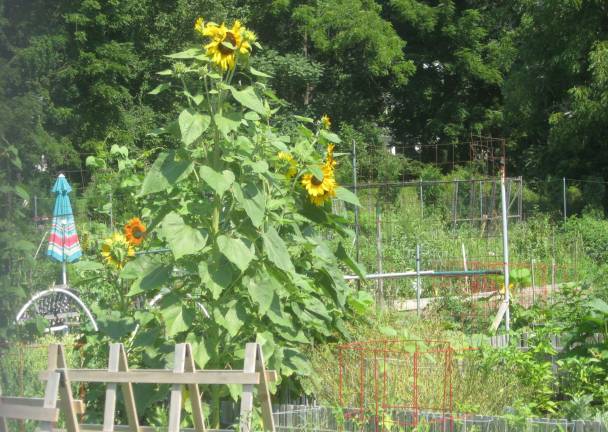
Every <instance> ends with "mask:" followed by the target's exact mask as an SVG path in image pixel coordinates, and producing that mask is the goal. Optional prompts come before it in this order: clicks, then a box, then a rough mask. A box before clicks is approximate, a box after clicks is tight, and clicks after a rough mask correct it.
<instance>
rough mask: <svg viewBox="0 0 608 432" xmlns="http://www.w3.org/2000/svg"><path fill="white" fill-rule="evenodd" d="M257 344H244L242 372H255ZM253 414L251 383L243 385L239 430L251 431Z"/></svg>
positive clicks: (241, 431)
mask: <svg viewBox="0 0 608 432" xmlns="http://www.w3.org/2000/svg"><path fill="white" fill-rule="evenodd" d="M256 352H257V344H255V343H248V344H247V345H246V346H245V359H244V364H243V372H255V367H256ZM252 414H253V385H252V384H245V385H243V394H242V395H241V415H240V424H241V429H240V432H251V416H252Z"/></svg>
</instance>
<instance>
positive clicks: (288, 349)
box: [114, 19, 369, 426]
mask: <svg viewBox="0 0 608 432" xmlns="http://www.w3.org/2000/svg"><path fill="white" fill-rule="evenodd" d="M194 29H195V31H196V32H197V33H198V34H199V35H200V38H201V43H200V45H199V46H198V47H194V48H190V49H187V50H185V51H182V52H179V53H176V54H171V55H169V56H167V57H168V58H169V59H170V60H171V61H173V65H172V67H170V68H169V69H166V70H163V71H161V72H159V74H160V75H161V76H163V77H165V78H167V81H166V82H164V83H162V84H161V85H160V86H158V87H157V88H155V89H154V90H152V91H151V92H150V93H151V94H158V93H160V92H161V91H174V92H175V93H176V95H178V96H180V97H183V99H182V100H183V103H184V105H185V106H184V108H183V109H182V110H181V112H179V113H178V115H177V119H176V120H175V121H173V122H171V123H170V124H169V125H167V126H165V127H163V128H160V129H159V130H157V131H154V132H153V133H154V134H155V135H157V136H165V137H166V142H167V143H178V144H177V145H174V146H173V147H171V148H170V149H167V150H165V151H163V152H161V153H160V154H158V156H157V158H156V160H155V162H154V163H153V164H152V165H151V166H150V167H149V169H148V170H147V173H146V175H145V178H144V180H143V182H142V186H141V190H140V191H139V194H138V199H139V201H140V203H141V209H142V217H143V218H144V219H145V220H147V221H148V222H149V224H148V227H147V229H148V236H147V240H146V245H147V248H149V249H150V250H149V252H154V251H160V252H159V253H145V254H142V255H139V256H138V257H136V258H135V259H133V260H130V261H129V262H128V263H127V264H126V265H125V266H124V268H123V269H122V270H121V273H120V277H121V278H122V279H123V280H129V281H130V282H131V286H130V291H129V294H128V295H129V296H131V297H137V298H142V297H143V298H145V299H146V301H147V304H148V305H150V303H151V300H152V299H154V302H153V303H154V306H153V307H147V308H143V309H142V308H140V309H134V310H133V313H132V314H131V316H130V317H128V319H129V320H130V321H129V322H130V323H132V324H135V325H136V328H137V330H136V331H135V332H133V331H132V328H133V327H132V326H131V327H130V326H125V331H124V332H123V334H120V335H117V334H115V335H114V336H118V337H119V338H120V339H121V340H123V341H126V343H127V344H129V346H130V349H132V350H134V351H135V352H137V350H140V351H141V352H143V353H144V354H145V355H144V356H143V358H144V359H145V360H144V361H145V362H146V363H147V364H150V365H155V364H157V363H162V362H163V361H164V360H165V356H166V355H168V354H167V353H168V352H170V351H171V347H172V346H173V344H174V343H176V342H184V341H186V342H189V343H191V344H192V346H193V351H194V356H195V361H196V363H197V366H198V367H199V368H203V367H204V368H225V367H242V361H243V350H244V346H245V343H247V342H251V341H257V342H259V343H260V344H261V345H262V349H263V353H264V356H265V361H266V363H267V366H268V367H269V368H270V369H275V370H277V371H278V373H279V376H280V379H279V381H278V383H275V387H274V388H273V391H276V390H277V388H280V386H281V383H283V384H285V382H286V381H288V382H290V385H289V386H290V388H293V385H295V386H296V387H297V386H298V382H299V381H298V380H299V378H300V377H302V376H306V375H308V374H310V373H311V365H310V363H309V360H308V358H307V356H306V354H305V353H306V349H307V347H309V346H311V345H313V344H315V343H320V342H325V341H338V340H343V339H344V338H348V334H347V330H346V325H345V322H346V321H347V320H351V319H357V318H358V317H359V318H360V317H362V316H363V315H364V314H365V313H366V312H367V308H368V307H369V296H367V295H366V294H363V293H360V292H357V291H355V290H354V289H353V288H351V287H350V286H349V285H347V284H346V282H345V281H344V277H343V276H344V275H343V271H344V270H345V269H348V271H349V272H355V273H357V274H359V275H362V274H363V271H362V269H361V268H360V267H359V265H358V264H357V263H355V262H354V261H353V260H352V259H351V258H350V257H349V256H348V255H347V253H346V252H345V250H346V248H345V247H344V246H343V242H347V241H350V240H351V235H352V233H351V232H350V231H349V230H348V229H347V228H346V225H345V221H344V220H343V219H342V218H341V217H339V216H337V215H335V214H333V213H332V211H331V208H332V205H331V202H332V200H336V199H339V200H343V201H345V202H346V203H348V204H349V205H353V206H356V205H359V202H358V200H357V197H356V196H355V195H354V194H353V193H351V192H350V191H348V190H347V189H345V188H343V187H341V186H339V185H338V184H337V182H336V179H335V175H334V170H335V167H336V164H338V163H339V161H338V160H336V159H335V156H337V153H336V154H334V148H335V146H339V145H340V139H339V137H338V136H337V135H336V134H335V133H333V132H331V122H330V119H329V117H327V116H325V117H324V118H323V119H322V120H321V119H318V120H315V119H311V118H306V117H297V119H296V120H297V121H298V122H299V126H298V127H297V128H295V129H294V130H293V132H292V133H291V134H290V135H282V134H280V133H279V132H277V129H276V128H275V127H274V126H273V115H274V114H275V113H276V112H277V110H278V108H276V107H275V106H274V105H273V101H275V100H276V98H275V97H274V96H273V94H272V92H271V90H270V89H269V87H268V86H267V84H266V83H265V81H266V80H267V79H268V78H269V76H268V75H266V74H265V73H263V72H261V71H257V70H255V69H254V68H253V67H251V66H249V59H250V56H251V55H253V53H254V52H255V50H257V49H261V47H260V45H259V43H258V42H257V40H256V36H255V34H254V33H253V32H252V31H250V30H249V29H247V28H246V27H245V26H243V25H241V23H239V22H238V21H236V22H234V23H232V24H231V25H229V26H227V25H225V24H223V23H222V24H216V23H213V22H204V21H203V20H202V19H198V20H197V21H196V23H195V26H194ZM328 232H332V233H335V234H334V235H332V237H333V238H332V242H331V243H330V242H329V241H328V240H326V238H327V237H328V236H327V233H328ZM336 239H337V240H336ZM140 303H141V302H140ZM277 386H279V387H277ZM217 387H218V386H216V387H215V388H211V389H209V392H210V395H211V397H210V404H211V412H212V414H213V415H212V419H213V421H212V422H211V425H212V426H217V425H218V421H219V417H218V414H219V402H220V400H221V399H222V398H226V397H230V396H232V397H236V396H237V393H238V389H237V388H236V387H234V386H228V387H227V388H225V389H222V388H217Z"/></svg>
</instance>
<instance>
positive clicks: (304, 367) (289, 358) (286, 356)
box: [283, 348, 312, 376]
mask: <svg viewBox="0 0 608 432" xmlns="http://www.w3.org/2000/svg"><path fill="white" fill-rule="evenodd" d="M283 365H284V366H283V367H284V369H287V375H291V373H290V372H295V373H296V375H304V376H307V375H310V374H311V373H312V367H311V365H310V362H309V361H308V359H307V358H306V357H305V356H304V355H303V354H302V353H301V352H300V351H298V350H296V349H294V348H285V349H284V350H283Z"/></svg>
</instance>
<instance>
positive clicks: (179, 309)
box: [160, 302, 194, 337]
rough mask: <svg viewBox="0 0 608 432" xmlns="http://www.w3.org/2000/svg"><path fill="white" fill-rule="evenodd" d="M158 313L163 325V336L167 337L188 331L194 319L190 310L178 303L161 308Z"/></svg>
mask: <svg viewBox="0 0 608 432" xmlns="http://www.w3.org/2000/svg"><path fill="white" fill-rule="evenodd" d="M160 313H161V315H162V317H163V320H164V323H165V334H166V335H167V336H168V337H173V336H175V335H176V334H178V333H181V332H183V331H186V330H188V329H189V328H190V326H191V325H192V320H193V318H194V313H193V312H192V310H190V309H189V308H186V307H183V306H182V304H181V303H180V302H176V303H173V304H171V305H169V306H167V307H164V308H162V309H161V311H160Z"/></svg>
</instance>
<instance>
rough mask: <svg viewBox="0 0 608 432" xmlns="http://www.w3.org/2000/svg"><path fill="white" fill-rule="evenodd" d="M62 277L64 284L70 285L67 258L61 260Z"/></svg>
mask: <svg viewBox="0 0 608 432" xmlns="http://www.w3.org/2000/svg"><path fill="white" fill-rule="evenodd" d="M61 277H62V279H63V285H65V286H67V285H68V272H67V269H66V263H65V260H64V261H62V262H61Z"/></svg>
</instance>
